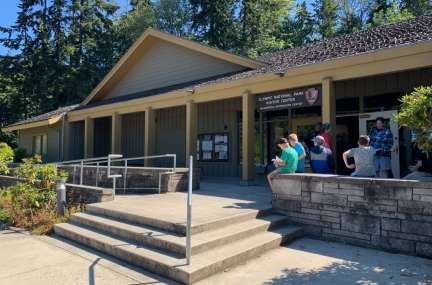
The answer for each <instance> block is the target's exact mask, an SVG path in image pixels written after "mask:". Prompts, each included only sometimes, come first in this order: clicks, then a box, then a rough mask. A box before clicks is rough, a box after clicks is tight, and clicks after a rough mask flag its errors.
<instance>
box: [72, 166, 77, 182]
mask: <svg viewBox="0 0 432 285" xmlns="http://www.w3.org/2000/svg"><path fill="white" fill-rule="evenodd" d="M75 174H76V164H74V177H73V184H75Z"/></svg>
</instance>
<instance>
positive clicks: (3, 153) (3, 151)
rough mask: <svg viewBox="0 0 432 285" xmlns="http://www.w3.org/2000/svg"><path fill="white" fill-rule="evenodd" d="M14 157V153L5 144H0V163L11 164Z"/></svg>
mask: <svg viewBox="0 0 432 285" xmlns="http://www.w3.org/2000/svg"><path fill="white" fill-rule="evenodd" d="M13 157H14V152H13V150H12V148H11V147H10V146H8V144H7V143H4V142H0V161H2V162H12V161H13Z"/></svg>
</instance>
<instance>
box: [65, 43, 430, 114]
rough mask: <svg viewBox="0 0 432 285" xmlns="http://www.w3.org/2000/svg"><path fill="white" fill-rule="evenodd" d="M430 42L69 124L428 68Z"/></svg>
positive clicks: (133, 105) (160, 99)
mask: <svg viewBox="0 0 432 285" xmlns="http://www.w3.org/2000/svg"><path fill="white" fill-rule="evenodd" d="M431 43H432V41H429V42H423V43H419V44H413V45H408V46H402V47H397V48H392V49H386V50H380V51H376V52H371V53H366V54H362V55H356V56H352V57H347V58H340V59H335V60H331V61H327V62H320V63H316V64H311V65H307V66H301V67H296V68H291V69H287V70H285V76H284V77H279V76H275V75H274V74H273V73H266V74H262V75H258V76H252V77H248V78H244V79H239V80H233V81H229V82H225V83H219V84H213V85H209V86H204V87H199V88H195V93H194V94H191V93H188V92H186V91H184V90H180V91H174V92H170V93H166V94H161V95H155V96H150V97H145V98H140V99H135V100H129V101H124V102H119V103H114V104H109V105H102V106H98V107H93V108H89V109H84V110H78V111H73V112H71V113H68V121H69V122H74V121H81V120H84V119H85V118H86V117H88V116H90V117H91V118H98V117H104V116H109V115H110V114H112V112H115V111H117V112H118V113H119V114H127V113H133V112H140V111H143V110H145V108H146V107H148V106H150V105H151V106H152V108H153V109H161V108H168V107H173V106H179V105H186V102H187V101H190V100H193V101H194V103H203V102H209V101H214V100H223V99H229V98H234V97H241V96H242V94H243V92H244V91H245V89H249V90H251V92H252V93H253V94H259V93H263V92H271V91H277V90H283V89H291V88H297V87H300V86H305V85H317V84H321V83H322V79H323V78H326V77H332V80H333V81H338V80H345V79H354V78H360V77H367V76H375V75H379V74H385V73H392V72H399V71H403V70H410V69H418V68H424V67H429V66H431V64H430V60H428V59H429V58H432V48H431V47H432V45H431Z"/></svg>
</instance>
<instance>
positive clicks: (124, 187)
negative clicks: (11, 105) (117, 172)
mask: <svg viewBox="0 0 432 285" xmlns="http://www.w3.org/2000/svg"><path fill="white" fill-rule="evenodd" d="M127 162H128V160H127V159H126V160H125V169H124V177H123V193H124V194H125V193H126V182H127V164H128V163H127Z"/></svg>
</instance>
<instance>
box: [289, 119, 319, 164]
mask: <svg viewBox="0 0 432 285" xmlns="http://www.w3.org/2000/svg"><path fill="white" fill-rule="evenodd" d="M318 122H321V117H311V118H301V119H293V120H292V128H291V133H294V134H297V137H298V140H299V142H300V143H302V142H303V141H304V140H305V139H306V137H307V136H309V135H310V134H312V133H314V131H315V130H314V127H315V124H316V123H318ZM305 172H312V171H311V168H310V161H309V154H308V153H307V156H306V161H305Z"/></svg>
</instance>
